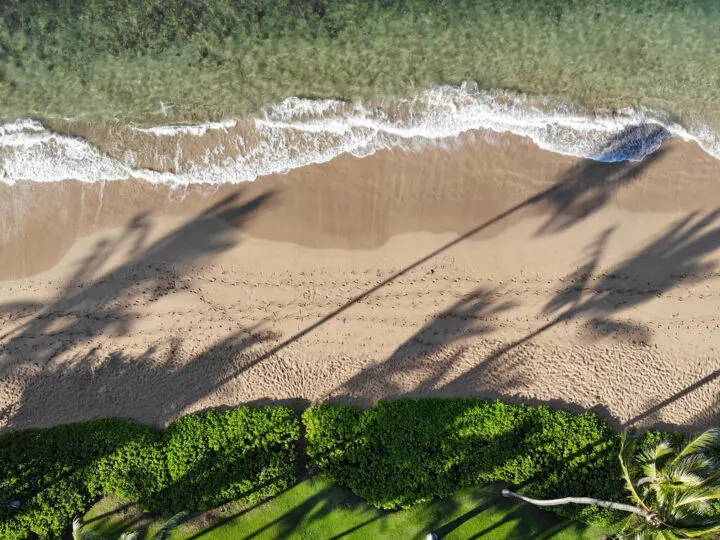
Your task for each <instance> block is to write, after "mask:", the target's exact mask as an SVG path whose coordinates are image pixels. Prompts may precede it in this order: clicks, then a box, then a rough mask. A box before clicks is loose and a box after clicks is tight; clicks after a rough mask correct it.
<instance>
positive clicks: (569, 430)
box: [303, 399, 627, 525]
mask: <svg viewBox="0 0 720 540" xmlns="http://www.w3.org/2000/svg"><path fill="white" fill-rule="evenodd" d="M303 421H304V423H305V427H306V430H307V439H308V447H307V452H308V455H309V456H310V458H311V463H312V466H313V467H315V468H316V469H317V470H318V471H321V472H325V473H327V474H329V475H330V477H331V478H333V479H334V481H336V482H337V483H339V484H341V485H344V486H347V487H349V488H350V489H352V491H353V492H355V493H356V494H357V495H359V496H360V497H362V498H364V499H365V500H367V501H368V502H369V503H370V504H372V505H374V506H376V507H379V508H385V509H395V508H405V507H408V506H410V505H413V504H416V503H419V502H423V501H427V500H430V499H432V498H433V497H443V496H447V495H450V494H451V493H452V492H453V491H455V490H456V489H457V488H458V487H461V486H467V485H472V484H477V483H487V482H496V481H502V482H507V483H510V484H513V485H515V486H519V490H520V491H521V492H522V493H524V494H526V495H529V496H532V497H539V498H554V497H561V496H569V495H576V496H579V495H587V496H594V497H598V498H602V499H610V500H617V501H624V500H625V499H626V498H627V494H626V491H625V489H624V484H623V479H622V474H621V471H620V468H619V465H618V458H617V455H618V449H619V437H618V435H617V434H615V433H614V432H613V431H612V429H611V428H610V427H609V426H608V425H607V424H606V423H604V422H602V421H601V420H599V419H598V418H597V416H595V415H594V414H592V413H584V414H572V413H568V412H564V411H553V410H550V409H548V408H546V407H526V406H521V405H507V404H504V403H500V402H495V403H491V402H488V401H484V400H477V399H424V400H398V401H391V402H380V403H378V405H377V407H376V408H375V409H371V410H366V411H362V410H359V409H356V408H354V407H343V406H333V405H320V406H319V407H316V408H313V409H309V410H307V411H306V412H305V414H304V415H303ZM554 510H555V511H557V512H558V513H561V514H564V515H566V516H569V517H574V518H576V519H580V520H582V521H585V522H588V523H594V524H599V525H607V524H610V523H615V522H617V520H618V519H619V518H620V517H621V516H619V515H618V514H616V513H614V512H612V511H609V510H607V509H603V508H598V507H593V506H588V507H578V506H574V505H568V506H561V507H555V509H554Z"/></svg>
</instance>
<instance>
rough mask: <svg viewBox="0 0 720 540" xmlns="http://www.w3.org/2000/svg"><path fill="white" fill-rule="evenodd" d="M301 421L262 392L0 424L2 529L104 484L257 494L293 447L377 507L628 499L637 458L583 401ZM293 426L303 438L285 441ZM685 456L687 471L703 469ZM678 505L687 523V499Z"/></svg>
mask: <svg viewBox="0 0 720 540" xmlns="http://www.w3.org/2000/svg"><path fill="white" fill-rule="evenodd" d="M302 428H303V429H301V419H300V418H299V417H298V416H297V415H296V413H294V412H293V411H292V410H291V409H289V408H287V407H282V406H266V407H261V408H255V407H240V408H237V409H232V410H227V411H222V412H220V411H210V412H206V413H197V414H191V415H188V416H185V417H183V418H181V419H179V420H176V421H175V422H173V423H172V424H171V425H170V426H169V427H168V428H167V429H166V430H164V431H162V432H158V431H155V430H153V429H151V428H149V427H146V426H142V425H139V424H135V423H132V422H128V421H123V420H118V419H105V420H93V421H89V422H85V423H80V424H70V425H65V426H57V427H54V428H48V429H33V430H22V431H17V432H9V433H4V434H2V435H0V456H2V460H0V463H2V471H0V472H1V473H2V476H1V478H2V481H1V483H0V497H1V498H3V499H13V500H19V501H20V507H19V508H4V509H0V512H1V514H0V515H1V516H2V524H1V525H0V527H1V530H2V536H3V538H8V539H23V538H31V537H33V536H39V537H50V536H53V537H59V536H61V535H62V534H63V533H64V532H66V531H67V530H68V528H69V527H70V525H71V522H72V519H73V517H74V516H76V515H79V514H82V513H84V512H85V511H87V510H88V509H89V508H90V506H91V505H92V504H94V502H95V501H97V500H98V498H99V497H101V496H102V495H104V494H108V493H114V494H116V495H119V496H121V497H122V498H123V499H125V500H128V501H132V502H136V503H139V504H140V505H141V507H142V508H144V509H146V510H151V511H155V512H165V513H176V512H180V511H193V510H209V509H211V508H213V507H215V506H218V505H220V504H222V503H226V502H228V501H230V500H233V499H242V500H244V501H245V502H253V501H258V500H262V499H266V498H268V497H272V496H274V495H277V494H279V493H281V492H283V491H284V490H286V489H288V488H289V487H291V486H292V485H293V484H295V483H296V482H297V481H298V479H299V478H302V477H303V476H304V475H305V474H306V473H305V472H304V471H303V466H301V465H300V463H303V462H304V461H305V460H304V459H303V454H304V453H306V454H307V456H308V457H309V458H310V461H309V466H310V467H311V468H312V469H313V470H314V471H315V472H317V473H321V474H323V475H326V476H327V477H328V478H329V479H330V480H332V481H334V482H336V483H337V484H339V485H341V486H345V487H349V488H350V489H351V490H352V491H353V492H354V493H355V494H357V495H359V496H360V497H361V498H362V499H364V500H365V501H367V502H368V503H369V504H371V505H372V506H375V507H377V508H385V509H398V508H409V507H411V506H414V505H417V504H419V503H422V502H427V501H430V500H433V499H435V498H438V497H440V498H442V497H448V496H451V495H452V494H453V493H454V492H456V491H457V490H458V489H460V488H464V487H469V486H475V485H492V484H493V483H495V482H503V483H504V484H505V485H508V486H512V488H513V489H516V490H518V491H519V492H520V493H521V494H522V495H523V496H526V497H534V498H544V499H553V498H557V497H566V496H575V497H581V496H585V497H593V498H595V499H602V500H609V501H613V502H615V503H618V504H620V505H622V503H625V505H626V506H627V505H628V504H629V503H632V502H633V500H632V498H631V497H630V493H629V492H628V491H627V485H626V481H625V479H624V476H627V475H629V474H631V472H630V471H629V470H627V467H630V469H633V470H632V473H637V471H635V470H634V469H635V468H636V467H637V466H636V465H635V464H634V461H632V460H631V459H628V460H625V461H622V460H619V459H618V456H619V455H621V454H622V453H623V452H625V453H627V452H628V448H630V446H628V442H627V441H626V440H625V439H624V436H621V435H619V434H618V433H616V432H614V431H613V430H612V429H611V428H610V426H609V425H608V424H607V423H605V422H604V421H602V420H601V419H599V418H598V417H597V416H596V415H595V414H594V413H591V412H586V413H582V414H577V413H570V412H565V411H562V410H553V409H550V408H548V407H545V406H538V407H529V406H524V405H510V404H505V403H502V402H500V401H495V402H490V401H486V400H481V399H403V400H396V401H390V402H380V403H378V405H377V407H376V408H373V409H369V410H362V409H359V408H357V407H351V406H337V405H330V404H323V405H319V406H317V407H312V408H309V409H307V410H306V411H305V412H304V413H303V415H302ZM303 432H304V436H303ZM712 433H713V432H707V434H712ZM707 434H706V435H704V436H705V437H708V440H707V441H704V442H703V441H700V442H697V441H698V440H699V439H695V440H694V441H693V442H692V443H691V444H696V447H695V448H694V449H693V450H689V447H686V450H684V451H683V452H684V454H688V455H690V454H692V455H694V456H697V457H698V459H699V458H700V457H701V456H705V455H706V453H707V457H706V458H703V459H710V460H712V459H717V457H718V454H719V453H720V447H718V442H720V440H719V439H718V438H717V434H715V435H714V437H715V438H714V439H713V436H710V435H707ZM302 438H304V439H305V441H306V443H305V444H304V445H302V446H298V445H299V442H300V441H301V439H302ZM682 440H683V435H681V434H678V433H675V434H673V433H663V432H658V431H654V430H650V431H647V432H645V433H644V434H643V435H642V437H641V438H640V439H636V440H635V443H634V444H637V445H639V446H633V447H632V448H631V449H630V450H629V451H630V452H631V453H632V452H638V448H639V449H640V451H639V453H638V455H643V452H646V451H648V450H647V449H652V448H664V449H665V450H661V451H659V450H653V451H654V452H656V453H658V452H660V453H659V454H658V455H657V456H654V459H655V460H656V461H658V460H660V459H662V457H663V456H665V455H669V456H672V455H675V454H673V452H675V451H674V450H671V449H672V448H674V447H678V445H679V444H680V443H681V441H682ZM703 444H704V446H703ZM305 445H306V450H304V451H301V450H300V448H301V447H305ZM680 447H681V446H680ZM643 449H645V450H643ZM683 452H680V454H679V455H683ZM625 457H626V458H629V457H631V456H630V455H629V454H628V455H626V456H625ZM628 463H630V465H628ZM621 465H622V466H621ZM694 466H695V467H696V468H695V469H694V470H695V473H697V474H702V471H704V470H705V469H703V468H702V466H701V465H698V463H695V462H694ZM708 466H709V465H708ZM684 470H685V471H686V473H687V474H690V473H689V471H688V469H684ZM658 474H659V473H658ZM693 474H694V473H693ZM708 478H710V477H708ZM641 483H642V482H641ZM645 483H646V482H645ZM705 487H706V488H707V489H708V490H709V489H710V488H711V487H712V482H711V481H710V480H708V483H707V484H706V486H705ZM674 489H676V490H677V489H678V487H677V486H676V487H675V488H674ZM715 489H716V490H718V489H720V487H719V486H715ZM708 501H709V503H708V504H709V505H710V506H707V508H706V510H707V512H706V515H705V518H706V521H707V520H710V519H714V520H715V522H716V526H720V520H718V517H719V516H720V507H719V505H718V504H717V500H715V502H713V499H712V497H709V498H708ZM689 508H690V509H691V510H692V507H689ZM552 510H553V511H556V512H558V513H560V514H561V515H564V516H568V517H571V518H573V519H576V520H579V521H582V522H585V523H589V524H595V525H600V526H604V527H607V528H609V529H613V530H616V529H617V528H618V526H619V524H620V523H621V522H622V520H623V517H625V516H624V515H623V513H622V512H619V511H617V510H613V509H608V508H603V507H602V506H598V505H595V504H591V505H572V504H570V505H562V506H554V507H552ZM691 513H692V512H691ZM683 519H685V524H686V526H689V523H690V522H691V520H690V518H689V517H688V514H687V513H686V514H685V515H684V517H683Z"/></svg>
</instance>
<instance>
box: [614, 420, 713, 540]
mask: <svg viewBox="0 0 720 540" xmlns="http://www.w3.org/2000/svg"><path fill="white" fill-rule="evenodd" d="M620 464H621V467H622V471H623V475H624V476H625V481H626V483H627V487H628V489H629V490H630V497H631V498H632V500H633V502H634V503H635V504H637V505H638V506H640V507H641V508H643V509H644V510H646V511H647V512H648V514H647V515H646V516H645V517H643V516H640V515H638V514H631V515H630V517H629V518H628V521H627V524H626V526H625V528H624V530H623V532H622V533H620V535H619V536H620V537H621V538H658V539H668V540H670V539H676V538H713V537H716V535H717V536H720V430H718V429H710V430H708V431H706V432H704V433H702V434H700V435H698V436H697V437H695V438H693V439H691V440H690V441H689V442H687V444H685V445H684V446H683V445H682V443H681V442H680V441H677V442H671V441H669V440H662V441H660V442H657V443H646V444H640V443H639V440H638V438H637V437H634V436H633V435H632V434H627V433H626V434H623V437H622V444H621V450H620Z"/></svg>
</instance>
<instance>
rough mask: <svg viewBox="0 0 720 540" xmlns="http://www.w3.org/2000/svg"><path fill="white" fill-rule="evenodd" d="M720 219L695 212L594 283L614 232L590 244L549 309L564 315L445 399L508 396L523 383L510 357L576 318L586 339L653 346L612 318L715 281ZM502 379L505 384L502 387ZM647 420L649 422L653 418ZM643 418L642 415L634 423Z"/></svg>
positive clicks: (488, 361)
mask: <svg viewBox="0 0 720 540" xmlns="http://www.w3.org/2000/svg"><path fill="white" fill-rule="evenodd" d="M718 217H720V211H713V212H710V213H708V214H707V215H704V216H701V215H698V214H697V213H691V214H690V215H688V216H686V217H685V218H683V219H681V220H679V221H678V222H676V223H674V224H673V225H672V226H670V227H669V228H668V229H667V230H666V231H665V232H664V233H663V234H662V235H661V236H660V237H658V238H657V239H655V240H652V241H650V242H649V243H648V244H646V245H645V246H643V247H642V248H641V249H639V250H638V251H637V252H636V253H634V254H632V255H630V256H629V257H627V258H626V259H624V260H622V261H621V262H619V263H618V264H616V265H614V266H613V267H611V269H610V270H609V271H608V272H606V273H604V274H603V275H602V276H601V277H599V278H597V279H595V280H594V276H593V274H594V272H595V269H596V268H597V267H598V264H599V259H600V257H601V255H602V252H603V250H604V248H605V245H606V243H607V241H608V238H609V232H608V231H607V230H606V231H604V232H603V233H601V234H600V235H599V237H598V239H597V240H596V241H595V242H594V243H593V244H592V245H591V246H590V249H589V252H590V254H589V256H588V258H587V259H586V261H584V262H583V263H582V264H581V265H580V267H579V268H578V269H577V270H575V271H574V272H572V273H571V274H570V276H573V277H574V279H575V280H576V283H575V284H571V285H570V288H568V287H563V288H561V290H559V291H558V293H557V295H556V296H555V298H553V299H552V300H551V301H550V302H549V303H548V304H547V306H546V307H545V312H546V313H553V312H559V314H558V315H556V316H555V317H554V318H553V319H551V320H550V321H549V322H547V323H546V324H544V325H543V326H541V327H540V328H538V329H537V330H535V331H534V332H532V333H530V334H528V335H526V336H524V337H522V338H521V339H519V340H516V341H514V342H511V343H509V344H506V345H504V346H502V347H500V348H499V349H497V350H496V351H495V352H493V353H492V354H491V355H489V356H488V357H487V358H485V359H484V360H482V361H481V362H479V363H478V364H477V365H476V366H475V367H474V368H472V369H470V370H468V371H467V372H466V373H465V374H463V375H461V376H460V377H458V378H456V379H454V380H452V381H451V382H449V383H448V384H446V385H445V386H444V387H442V388H439V389H438V392H439V393H440V394H443V395H445V394H448V395H466V394H467V393H468V392H469V391H470V389H473V388H475V389H477V391H479V393H480V395H483V396H485V397H494V396H497V395H498V392H499V393H500V394H502V393H503V392H507V391H511V390H512V389H513V388H514V387H515V386H516V385H517V383H518V382H521V381H522V380H523V379H522V378H523V375H522V373H523V367H522V359H521V358H512V359H511V358H510V357H508V356H507V353H509V352H511V351H513V350H514V349H516V348H517V347H519V346H520V345H523V344H525V343H528V342H530V341H532V340H533V339H534V338H536V337H537V336H539V335H541V334H543V333H544V332H546V331H548V330H550V329H551V328H553V327H555V326H556V325H558V324H561V323H564V322H567V321H570V320H576V319H580V318H585V319H587V321H588V323H587V327H588V328H589V329H590V330H589V331H586V333H585V335H586V337H592V338H594V339H597V338H599V337H607V336H610V335H612V336H613V337H617V336H618V335H619V334H621V333H625V334H628V335H630V336H631V338H632V339H633V340H636V341H639V342H643V343H647V342H649V340H650V334H649V330H648V329H647V328H645V327H644V326H642V325H639V324H636V323H633V322H632V321H630V322H628V321H617V320H613V319H612V317H613V316H615V315H617V314H618V313H620V312H621V311H624V310H626V309H629V308H631V307H636V306H638V305H640V304H642V303H645V302H648V301H650V300H652V299H654V298H655V297H657V296H661V295H663V294H665V293H667V292H668V291H670V290H672V289H673V288H676V287H678V286H680V285H683V284H695V283H699V282H702V281H704V280H707V279H710V278H711V277H713V275H714V274H713V271H714V270H715V268H716V267H717V263H716V262H714V261H708V260H706V257H708V256H709V255H711V254H712V253H714V252H715V251H716V250H717V249H718V248H720V224H717V220H718ZM593 280H594V281H593ZM491 376H492V377H491ZM488 377H490V379H491V380H494V381H495V382H494V384H495V386H494V388H492V389H489V388H487V387H486V386H485V381H486V380H487V379H488ZM709 377H710V378H709V379H708V378H705V379H703V380H702V381H700V382H699V383H697V384H698V386H697V388H700V387H702V386H704V385H705V384H707V383H709V382H712V381H714V380H715V377H714V374H711V376H709ZM498 379H499V380H500V381H502V383H498V382H497V380H498ZM693 386H695V385H693ZM697 388H689V389H688V391H687V392H681V393H680V394H681V395H682V396H684V395H687V393H689V392H691V391H694V390H697ZM525 401H526V402H527V400H525ZM530 401H531V402H532V400H530ZM672 401H675V398H671V399H670V400H666V402H665V401H664V402H662V406H663V407H664V406H666V405H669V404H670V403H671V402H672ZM568 405H570V406H569V407H568ZM564 408H570V409H577V407H576V406H573V405H572V404H566V405H565V406H564ZM578 410H579V409H578ZM658 411H659V409H658V408H657V407H656V408H654V409H653V410H652V412H653V413H657V412H658ZM603 415H604V414H603ZM641 416H642V417H643V418H644V417H645V416H647V415H641ZM608 419H609V420H610V421H611V422H612V423H613V424H615V425H617V424H618V422H617V421H615V420H614V419H612V418H608ZM640 419H641V418H640V417H637V418H635V419H633V421H637V420H640ZM706 421H707V420H706ZM674 427H678V426H674ZM680 427H682V426H680Z"/></svg>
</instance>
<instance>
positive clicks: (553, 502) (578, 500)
mask: <svg viewBox="0 0 720 540" xmlns="http://www.w3.org/2000/svg"><path fill="white" fill-rule="evenodd" d="M502 494H503V496H505V497H512V498H515V499H520V500H521V501H525V502H526V503H530V504H534V505H535V506H560V505H561V504H592V505H595V506H602V507H603V508H612V509H613V510H620V511H621V512H632V513H633V514H637V515H638V516H642V517H644V518H645V519H647V520H648V521H652V520H653V519H654V518H655V514H653V513H652V512H648V511H647V510H645V509H644V508H640V507H639V506H633V505H632V504H623V503H616V502H612V501H603V500H601V499H593V498H592V497H563V498H562V499H544V500H543V499H531V498H529V497H524V496H523V495H520V494H519V493H515V492H514V491H510V490H509V489H503V490H502Z"/></svg>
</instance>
